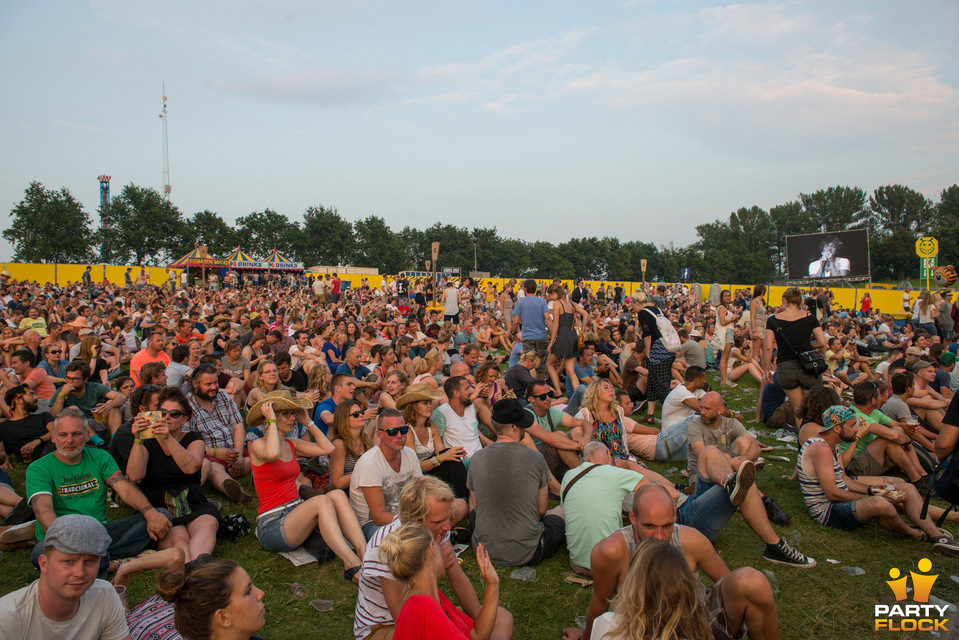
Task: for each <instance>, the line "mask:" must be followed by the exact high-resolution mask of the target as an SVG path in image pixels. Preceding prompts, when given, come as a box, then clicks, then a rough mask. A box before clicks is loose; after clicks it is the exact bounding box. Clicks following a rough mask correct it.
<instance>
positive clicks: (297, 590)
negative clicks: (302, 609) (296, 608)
mask: <svg viewBox="0 0 959 640" xmlns="http://www.w3.org/2000/svg"><path fill="white" fill-rule="evenodd" d="M292 589H293V598H294V599H295V600H302V599H304V598H305V597H306V594H307V592H308V591H309V590H308V589H307V588H306V587H304V586H303V585H302V584H300V583H299V582H294V583H293V584H292Z"/></svg>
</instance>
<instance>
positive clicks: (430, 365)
mask: <svg viewBox="0 0 959 640" xmlns="http://www.w3.org/2000/svg"><path fill="white" fill-rule="evenodd" d="M414 370H415V371H416V377H415V378H413V381H412V382H411V384H419V383H421V382H422V383H425V384H427V385H428V386H429V387H430V389H438V388H439V383H438V382H437V381H436V374H437V373H439V372H441V371H442V370H443V358H442V356H441V355H440V352H439V351H437V350H436V349H433V350H432V351H430V352H429V353H427V354H426V355H425V356H423V358H422V359H420V361H419V362H417V363H416V367H414Z"/></svg>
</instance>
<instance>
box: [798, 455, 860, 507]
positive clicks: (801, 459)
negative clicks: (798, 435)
mask: <svg viewBox="0 0 959 640" xmlns="http://www.w3.org/2000/svg"><path fill="white" fill-rule="evenodd" d="M813 442H825V440H823V439H822V438H815V437H814V438H810V439H809V440H806V442H805V443H804V444H803V446H802V448H800V449H799V456H798V457H797V459H796V466H797V467H798V469H799V486H800V488H801V489H802V496H803V499H804V500H805V501H806V509H807V510H808V511H809V516H810V517H811V518H812V519H813V520H815V521H816V522H818V523H820V524H826V523H827V522H828V521H829V516H830V515H832V504H833V503H832V501H831V500H830V499H829V498H827V497H826V493H825V492H824V491H823V490H822V485H821V484H820V483H819V479H818V478H817V477H816V471H815V469H813V468H812V464H810V465H809V468H808V469H807V468H806V457H805V456H806V451H807V450H808V449H809V445H810V444H812V443H813ZM838 457H839V446H838V445H836V446H835V447H834V448H833V456H832V469H833V474H834V475H835V478H836V487H837V488H839V489H844V490H848V487H847V486H846V482H845V481H844V480H843V479H842V467H841V466H840V465H839V460H838Z"/></svg>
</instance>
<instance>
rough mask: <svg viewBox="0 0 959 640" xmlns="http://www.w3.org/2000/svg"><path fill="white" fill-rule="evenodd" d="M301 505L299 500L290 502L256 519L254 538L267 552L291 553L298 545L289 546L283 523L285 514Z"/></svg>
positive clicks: (301, 502)
mask: <svg viewBox="0 0 959 640" xmlns="http://www.w3.org/2000/svg"><path fill="white" fill-rule="evenodd" d="M301 504H303V501H302V500H300V499H296V500H291V501H290V502H287V503H286V504H285V505H283V506H282V507H278V508H277V509H276V510H271V511H267V512H266V513H265V514H263V515H262V516H259V517H258V518H257V519H256V537H257V539H258V540H259V541H260V544H261V545H263V548H264V549H266V550H267V551H274V552H276V553H281V552H283V551H292V550H293V549H296V547H297V546H298V545H292V544H290V541H289V540H287V539H286V532H285V531H284V530H283V521H284V520H286V516H287V514H289V513H290V511H293V509H295V508H297V507H298V506H300V505H301Z"/></svg>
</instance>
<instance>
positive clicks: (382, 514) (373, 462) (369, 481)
mask: <svg viewBox="0 0 959 640" xmlns="http://www.w3.org/2000/svg"><path fill="white" fill-rule="evenodd" d="M409 430H410V427H409V425H407V424H406V421H405V420H404V419H403V414H401V413H400V412H399V411H397V410H396V409H384V410H383V411H382V412H381V413H380V414H379V416H377V418H376V432H377V436H378V438H377V439H378V441H379V444H377V446H375V447H372V448H371V449H369V450H367V452H366V453H364V454H363V455H362V456H360V459H359V460H357V461H356V466H355V467H353V473H352V474H351V475H350V505H351V506H352V507H353V511H355V512H356V519H357V520H358V521H359V523H360V526H361V527H362V528H363V535H364V536H365V537H366V539H367V540H369V539H370V538H371V537H372V536H373V534H374V533H375V532H376V530H377V529H379V528H380V527H382V526H384V525H387V524H389V523H390V522H392V521H393V517H394V516H395V515H396V513H397V512H398V511H399V508H400V491H401V490H402V489H403V487H404V486H405V485H406V483H408V482H409V481H410V480H412V479H413V478H415V477H417V476H421V475H423V471H422V469H421V468H420V463H419V460H418V459H417V458H416V452H415V451H413V449H412V448H410V447H407V446H406V438H407V435H406V434H407V433H408V432H409ZM460 517H462V514H460Z"/></svg>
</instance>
